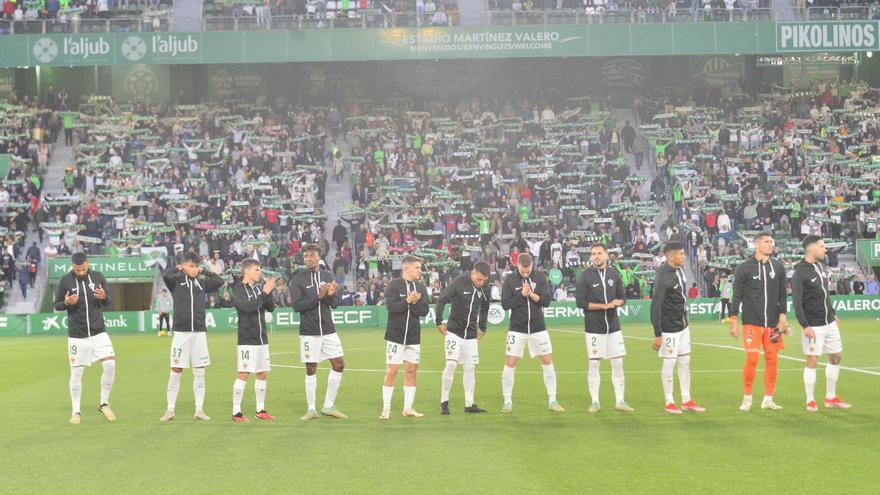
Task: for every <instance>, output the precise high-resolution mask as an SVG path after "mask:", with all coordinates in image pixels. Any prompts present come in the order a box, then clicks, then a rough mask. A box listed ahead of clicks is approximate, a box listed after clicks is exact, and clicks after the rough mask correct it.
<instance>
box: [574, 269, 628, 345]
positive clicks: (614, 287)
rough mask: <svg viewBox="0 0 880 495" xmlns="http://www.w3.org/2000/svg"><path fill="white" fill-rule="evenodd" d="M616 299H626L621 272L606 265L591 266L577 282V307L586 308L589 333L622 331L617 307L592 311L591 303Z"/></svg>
mask: <svg viewBox="0 0 880 495" xmlns="http://www.w3.org/2000/svg"><path fill="white" fill-rule="evenodd" d="M615 299H620V300H622V301H626V288H625V287H624V286H623V279H622V278H621V277H620V272H618V271H617V270H615V269H614V268H612V267H609V266H606V267H605V268H602V269H601V270H600V269H598V268H589V269H587V270H586V271H584V272H583V273H581V276H580V277H578V280H577V284H575V301H576V302H577V307H579V308H581V309H583V310H584V328H585V329H586V331H587V333H599V334H610V333H614V332H619V331H620V319H619V318H618V317H617V308H611V309H606V310H597V311H590V310H589V307H590V303H594V304H608V303H610V302H611V301H613V300H615Z"/></svg>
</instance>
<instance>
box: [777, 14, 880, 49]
mask: <svg viewBox="0 0 880 495" xmlns="http://www.w3.org/2000/svg"><path fill="white" fill-rule="evenodd" d="M878 48H880V36H878V21H845V22H780V23H777V25H776V51H777V52H780V53H782V52H817V51H821V52H828V51H850V52H851V51H868V50H877V49H878Z"/></svg>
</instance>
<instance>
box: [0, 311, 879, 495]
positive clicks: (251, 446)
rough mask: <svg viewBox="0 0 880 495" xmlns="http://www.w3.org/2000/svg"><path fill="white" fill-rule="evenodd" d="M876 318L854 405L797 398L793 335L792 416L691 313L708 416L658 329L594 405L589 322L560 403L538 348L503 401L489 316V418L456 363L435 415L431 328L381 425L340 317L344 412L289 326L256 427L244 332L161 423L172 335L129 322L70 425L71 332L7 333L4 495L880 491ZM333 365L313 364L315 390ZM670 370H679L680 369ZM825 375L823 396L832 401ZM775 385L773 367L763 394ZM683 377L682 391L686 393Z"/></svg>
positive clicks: (219, 343) (869, 323)
mask: <svg viewBox="0 0 880 495" xmlns="http://www.w3.org/2000/svg"><path fill="white" fill-rule="evenodd" d="M878 328H880V323H878V322H877V321H875V320H874V319H864V320H844V321H843V325H842V331H843V341H844V348H845V351H844V358H843V365H844V366H848V367H852V368H859V369H860V370H861V371H856V370H846V369H844V370H843V371H842V372H841V377H840V381H839V384H838V390H839V393H840V395H841V396H842V397H843V398H844V399H845V400H847V401H850V402H852V403H853V404H854V408H853V409H852V410H849V411H837V410H830V411H829V410H825V409H824V408H823V407H822V406H821V405H820V410H819V412H818V413H813V414H808V413H806V412H805V411H804V408H803V405H804V392H803V383H802V375H801V370H802V368H803V364H802V362H801V361H799V360H800V359H801V358H802V354H801V349H800V340H799V337H798V335H797V334H796V335H795V336H792V337H789V338H788V341H787V343H786V345H787V346H788V349H787V350H786V352H785V353H784V356H787V357H790V358H794V359H797V360H794V359H788V358H783V359H782V360H781V361H780V374H779V386H778V390H777V393H776V400H777V402H778V403H780V404H782V405H784V406H785V410H784V411H779V412H772V411H762V410H760V408H758V407H755V408H753V410H752V412H751V413H748V414H743V413H740V412H739V411H738V409H737V408H738V406H739V402H740V400H741V397H742V389H741V378H740V376H741V375H740V369H741V367H742V364H743V359H744V355H743V353H742V351H740V350H738V349H739V347H740V344H739V343H738V342H735V341H733V339H731V338H730V337H729V336H728V335H727V325H721V324H719V323H699V324H696V325H694V327H693V337H692V338H693V341H694V346H693V361H692V368H693V378H692V382H693V395H694V398H695V399H696V400H697V401H698V402H699V403H700V404H701V405H703V406H705V407H706V408H708V411H707V412H706V413H705V414H702V415H694V414H684V415H682V416H678V417H675V416H670V415H666V414H664V413H663V412H662V411H661V408H662V393H661V387H660V378H659V367H660V362H659V359H658V358H657V356H656V353H654V352H653V351H652V350H651V349H650V341H649V339H648V337H650V335H651V332H650V329H649V328H648V327H647V326H630V327H627V328H625V329H624V332H625V335H627V340H626V344H627V350H628V352H629V354H628V356H627V357H626V362H625V366H626V371H627V375H626V385H627V389H626V392H627V400H628V402H629V403H630V404H631V405H632V406H633V407H635V408H636V412H635V413H633V414H626V413H618V412H616V411H614V410H613V407H612V406H613V390H612V387H611V383H610V376H609V372H610V369H609V366H608V364H607V363H603V365H602V380H603V381H602V392H601V393H602V405H603V406H604V408H605V409H604V410H603V411H602V412H601V413H599V414H596V415H590V414H588V413H587V412H586V409H587V406H588V405H589V401H588V400H587V391H586V356H585V348H584V347H585V346H584V337H583V335H582V331H581V329H580V328H576V327H567V328H555V329H553V332H552V334H551V336H552V339H553V347H554V350H555V354H554V360H555V363H556V369H557V372H558V383H559V385H558V387H559V400H560V402H561V403H562V404H563V405H564V406H565V407H566V408H567V409H568V411H567V412H565V413H562V414H555V413H552V412H550V411H548V410H547V407H546V395H545V391H544V385H543V381H542V379H541V374H540V366H539V364H538V362H537V361H536V360H530V359H524V360H523V361H522V362H521V364H520V366H519V368H518V373H517V377H516V389H515V390H514V405H515V407H514V413H513V414H512V415H509V416H508V415H502V414H500V413H499V412H498V411H499V409H500V407H501V402H502V399H501V383H500V381H501V379H500V372H501V368H502V365H503V358H504V336H505V334H506V329H504V328H490V331H489V334H488V335H487V336H486V338H485V339H484V340H483V341H482V342H481V345H480V348H481V352H480V354H481V364H480V365H479V366H478V367H477V373H478V375H477V394H476V398H477V403H478V404H479V405H480V406H483V407H485V408H487V409H488V410H489V413H488V414H485V415H465V414H464V413H463V412H462V407H463V399H462V380H461V371H460V368H459V371H458V373H457V375H456V381H455V385H454V388H453V395H452V400H451V409H452V415H451V416H448V417H442V416H440V415H439V413H438V401H439V393H440V374H439V370H440V369H441V366H442V361H443V352H442V340H441V338H440V336H439V334H437V332H436V331H435V329H434V328H428V329H426V331H425V332H424V335H423V338H422V340H423V344H422V360H423V361H422V365H421V370H420V371H419V375H418V394H417V396H416V408H417V409H418V410H420V411H422V412H424V413H426V414H427V416H426V417H425V418H424V419H421V420H416V419H412V418H403V417H401V416H400V409H401V407H402V401H403V392H402V390H401V388H400V385H401V383H402V382H401V381H400V380H402V378H403V377H402V374H401V376H399V377H398V388H397V389H396V390H395V396H394V408H393V415H392V418H391V419H390V420H389V421H387V422H380V421H379V419H378V414H379V411H380V409H381V385H382V383H381V382H382V376H383V375H382V373H383V368H384V353H383V349H384V347H383V340H382V337H383V334H382V333H381V332H380V331H379V330H342V331H341V332H340V335H341V338H342V342H343V345H344V346H345V354H346V356H345V357H346V364H347V367H348V369H347V370H346V372H345V376H344V379H343V381H342V387H341V389H340V394H339V397H338V400H337V405H338V407H339V408H340V410H342V411H344V412H345V413H347V414H348V415H349V417H350V419H348V420H343V421H340V420H332V419H329V418H320V419H318V420H314V421H311V422H307V423H303V422H300V420H299V417H300V415H301V414H302V413H303V412H304V411H305V397H304V392H303V388H304V384H303V375H304V371H303V369H302V368H301V367H300V365H299V362H298V361H299V355H298V351H297V338H296V336H295V335H294V334H292V333H289V332H286V333H275V334H273V335H272V336H271V338H270V339H271V350H272V352H273V355H272V360H273V362H272V364H273V371H272V372H271V374H270V376H269V392H268V397H267V406H268V409H269V411H270V412H272V413H273V414H274V415H276V416H277V418H278V419H277V420H276V421H274V422H270V423H265V422H256V421H255V420H253V408H254V392H253V390H254V389H253V379H251V381H250V382H249V383H248V389H247V392H246V394H245V400H244V404H243V407H244V411H245V413H246V414H247V415H248V416H250V417H251V418H252V422H251V423H249V424H243V425H242V424H234V423H232V422H231V421H230V420H229V415H230V407H231V388H232V382H233V380H234V377H235V373H234V371H235V370H234V357H235V355H234V352H235V336H234V335H232V334H217V335H209V345H210V349H211V354H212V358H213V361H214V364H213V365H212V366H211V367H210V368H209V369H208V374H207V386H208V394H207V400H206V411H207V413H208V414H209V415H210V416H212V418H213V419H212V420H211V421H209V422H206V423H195V422H194V421H193V420H192V416H191V415H192V408H193V398H192V392H191V390H192V381H191V380H192V375H191V374H190V373H189V372H188V371H186V372H185V375H184V378H183V380H182V382H181V391H180V396H179V399H178V403H177V413H178V416H177V419H176V420H175V421H173V422H172V423H169V424H160V423H159V421H158V419H159V417H160V416H161V415H162V413H163V412H164V409H165V386H166V382H167V378H168V352H169V346H170V344H171V342H170V338H158V337H156V336H155V335H117V336H115V337H114V338H113V343H114V346H115V348H116V353H117V363H118V364H117V374H116V383H115V386H114V389H113V395H112V397H111V403H112V405H113V409H114V411H115V412H116V414H117V416H118V417H119V419H118V421H117V422H116V423H112V424H111V423H108V422H107V421H105V420H104V419H103V418H102V417H101V416H100V415H99V414H98V412H97V411H96V409H95V406H96V405H97V402H98V395H99V377H100V366H93V367H92V368H88V369H87V370H86V374H85V377H84V380H83V386H84V393H83V419H82V424H81V425H79V426H71V425H69V424H67V420H68V418H69V407H70V406H69V396H68V391H67V383H68V367H67V362H66V339H63V338H57V337H21V338H6V339H3V340H2V342H0V345H2V349H3V355H4V373H3V377H4V380H3V381H2V382H0V397H2V401H0V403H2V405H3V407H2V408H0V425H2V426H0V449H2V452H3V461H2V462H0V480H2V482H0V483H2V488H0V492H4V493H72V492H84V491H90V492H105V493H151V494H153V493H155V494H159V493H169V494H175V495H180V494H183V493H194V494H198V493H232V492H234V493H306V492H310V493H345V494H349V493H388V492H402V493H553V492H578V493H583V492H587V491H589V492H593V493H595V492H612V493H619V492H626V493H670V492H679V493H682V492H684V493H746V492H754V491H758V490H760V491H762V492H764V493H805V492H809V491H812V490H827V491H831V492H840V493H877V490H878V486H880V474H878V473H880V467H878V463H880V450H878V444H880V426H878V425H880V394H878V392H880V366H878V365H880V360H878V354H880V332H878ZM326 370H327V364H326V363H323V364H322V366H321V369H320V371H319V382H318V401H319V405H320V402H321V401H322V400H323V394H324V390H325V388H326V375H327V371H326ZM676 382H677V378H676ZM824 389H825V383H824V373H823V372H822V371H821V369H820V372H819V374H818V384H817V390H816V392H817V396H818V397H822V396H823V395H824ZM762 394H763V362H762V364H761V368H760V369H759V375H758V380H757V383H756V387H755V391H754V395H755V396H756V406H757V405H758V403H759V402H760V397H761V395H762ZM678 396H679V394H678V384H677V383H676V398H678Z"/></svg>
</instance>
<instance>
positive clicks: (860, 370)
mask: <svg viewBox="0 0 880 495" xmlns="http://www.w3.org/2000/svg"><path fill="white" fill-rule="evenodd" d="M553 331H554V332H564V333H584V332H579V331H576V330H553ZM624 338H627V339H635V340H647V341H652V340H654V339H651V338H648V337H634V336H631V335H624ZM691 344H693V345H699V346H703V347H714V348H716V349H730V350H733V351H740V352H745V350H744V349H743V348H742V347H735V346H732V345H723V344H707V343H704V342H693V341H692V342H691ZM762 354H763V353H762ZM779 358H780V359H787V360H789V361H796V362H798V363H806V362H807V360H806V359H802V358H797V357H794V356H786V355H784V354H780V355H779ZM819 364H821V365H822V366H825V363H819ZM871 368H875V367H874V366H872V367H871ZM840 369H842V370H847V371H854V372H856V373H864V374H866V375H874V376H880V371H871V370H870V369H868V368H853V367H850V366H841V367H840ZM691 372H693V370H691Z"/></svg>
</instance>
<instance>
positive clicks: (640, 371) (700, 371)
mask: <svg viewBox="0 0 880 495" xmlns="http://www.w3.org/2000/svg"><path fill="white" fill-rule="evenodd" d="M272 366H278V367H279V368H293V369H300V370H304V369H306V367H305V366H298V365H290V364H275V363H272ZM803 370H804V369H803V368H783V369H780V370H779V371H803ZM345 371H356V372H368V373H384V372H385V370H384V369H364V368H345ZM419 373H443V370H423V369H420V370H419ZM477 373H481V374H485V375H500V374H501V372H500V371H477ZM519 373H522V374H527V375H542V374H544V372H543V371H517V374H519ZM586 373H587V372H586V370H584V371H557V372H556V374H557V375H586ZM601 373H602V374H604V375H609V374H611V370H606V371H602V372H601ZM626 373H627V374H628V375H629V374H650V375H655V374H657V373H659V372H658V371H657V370H637V371H633V370H627V371H626ZM691 373H742V370H741V369H735V370H691Z"/></svg>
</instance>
